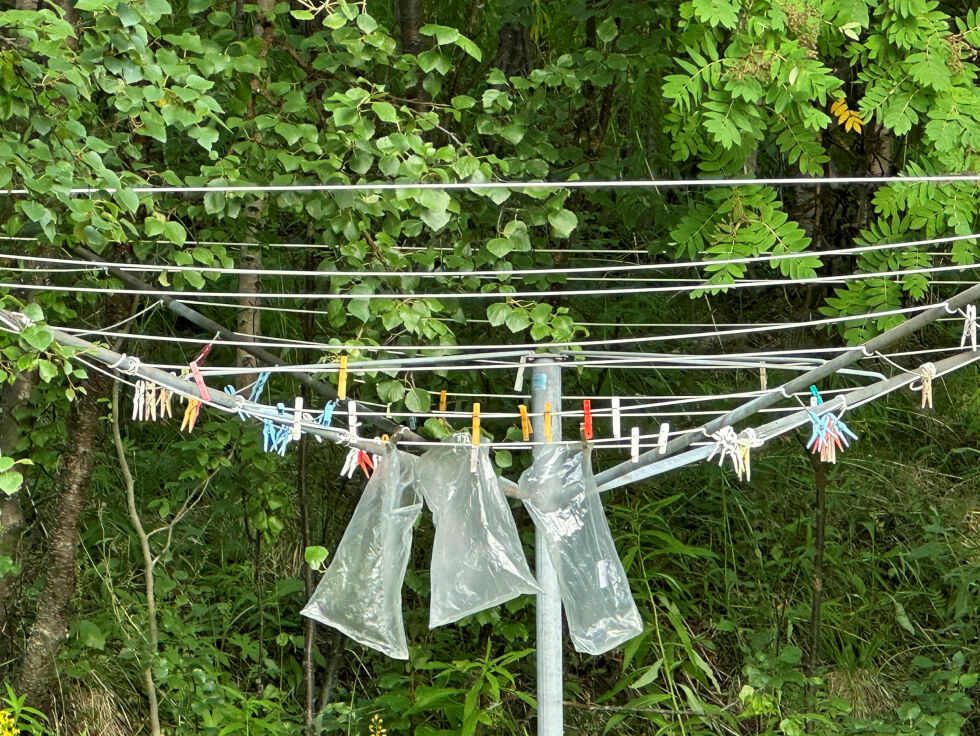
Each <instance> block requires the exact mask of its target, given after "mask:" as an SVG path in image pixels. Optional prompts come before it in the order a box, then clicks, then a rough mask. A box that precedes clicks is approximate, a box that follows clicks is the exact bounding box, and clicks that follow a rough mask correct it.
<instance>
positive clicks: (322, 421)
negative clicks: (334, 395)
mask: <svg viewBox="0 0 980 736" xmlns="http://www.w3.org/2000/svg"><path fill="white" fill-rule="evenodd" d="M336 406H337V402H336V401H334V400H333V399H331V400H330V401H328V402H327V403H326V404H325V405H324V407H323V410H322V411H321V412H320V416H318V417H317V418H316V423H317V424H319V425H320V426H321V427H323V428H324V429H326V428H327V427H329V426H330V422H332V421H333V410H334V408H335V407H336ZM313 437H314V438H315V439H316V441H317V442H323V438H322V437H321V436H320V435H318V434H315V435H313Z"/></svg>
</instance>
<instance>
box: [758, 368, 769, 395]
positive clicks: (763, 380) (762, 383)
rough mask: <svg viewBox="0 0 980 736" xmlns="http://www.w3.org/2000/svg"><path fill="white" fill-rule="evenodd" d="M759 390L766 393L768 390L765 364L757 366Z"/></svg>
mask: <svg viewBox="0 0 980 736" xmlns="http://www.w3.org/2000/svg"><path fill="white" fill-rule="evenodd" d="M759 388H760V389H761V390H762V391H766V389H768V388H769V380H768V377H767V376H766V364H765V363H763V364H762V365H761V366H759Z"/></svg>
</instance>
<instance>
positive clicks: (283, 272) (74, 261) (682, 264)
mask: <svg viewBox="0 0 980 736" xmlns="http://www.w3.org/2000/svg"><path fill="white" fill-rule="evenodd" d="M978 238H980V233H972V234H969V235H949V236H943V237H937V238H927V239H922V240H910V241H904V242H899V243H878V244H872V245H863V246H854V247H851V248H834V249H828V250H824V251H800V252H798V253H771V254H766V255H760V256H745V257H741V258H722V259H717V260H701V261H676V262H671V263H635V264H620V265H603V266H575V267H568V268H560V269H559V268H554V267H552V268H520V269H510V270H508V269H498V270H488V271H484V270H469V271H370V270H359V271H332V270H331V271H320V270H312V271H311V270H303V269H274V268H260V269H242V268H225V267H222V266H204V265H200V264H198V265H187V266H180V265H175V264H174V265H169V264H143V263H119V262H115V261H105V260H88V259H79V258H55V257H50V256H28V255H18V254H10V253H0V260H8V261H9V260H17V261H23V262H26V263H50V264H63V265H69V266H77V265H80V264H84V263H89V264H90V265H91V267H92V268H117V269H120V270H122V271H132V272H143V271H149V272H156V271H165V272H168V273H169V272H173V273H179V272H185V271H193V272H197V273H217V274H237V275H255V276H290V277H305V278H325V277H329V278H340V277H344V278H348V277H349V278H406V277H414V278H465V277H472V276H482V277H514V276H540V275H548V274H555V273H560V274H577V273H597V272H605V273H625V272H633V271H665V270H672V269H684V268H703V267H706V266H716V265H734V264H744V263H759V262H768V261H777V262H778V261H783V260H795V259H799V258H808V257H816V258H823V257H826V256H838V255H856V254H860V253H866V252H873V251H881V250H895V249H899V248H916V247H920V246H923V245H937V244H942V243H954V242H960V241H964V240H976V239H978ZM3 270H10V269H8V268H7V267H3ZM658 280H663V279H658Z"/></svg>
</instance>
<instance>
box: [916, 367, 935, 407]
mask: <svg viewBox="0 0 980 736" xmlns="http://www.w3.org/2000/svg"><path fill="white" fill-rule="evenodd" d="M919 375H921V376H922V402H921V404H920V408H921V409H932V408H933V406H932V381H933V379H934V378H935V377H936V364H935V363H923V364H922V365H921V366H920V367H919Z"/></svg>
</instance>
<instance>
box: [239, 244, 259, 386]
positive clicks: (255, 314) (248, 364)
mask: <svg viewBox="0 0 980 736" xmlns="http://www.w3.org/2000/svg"><path fill="white" fill-rule="evenodd" d="M258 247H259V246H256V248H258ZM238 266H239V268H242V269H245V270H255V269H259V268H261V267H262V255H261V252H260V251H259V250H251V249H250V247H249V246H248V245H243V246H242V253H241V257H240V258H239V262H238ZM259 290H260V283H259V277H258V275H256V274H253V273H242V274H240V275H239V277H238V291H240V292H241V293H242V294H247V295H248V296H243V297H242V298H241V300H240V302H241V305H242V309H241V310H240V311H239V312H238V332H239V333H240V334H241V335H242V339H243V340H245V341H247V342H255V337H256V336H257V335H260V334H261V329H260V322H259V310H258V309H256V308H255V307H257V306H258V304H259V300H258V297H257V296H255V295H256V294H258V293H259ZM238 365H239V367H242V368H254V367H255V358H254V357H253V356H252V355H251V354H249V353H247V352H245V351H244V350H242V349H241V348H239V349H238ZM255 379H256V374H254V373H243V374H241V375H240V376H239V377H238V382H237V388H238V389H239V390H241V389H243V388H244V387H245V386H248V385H249V384H251V383H252V382H253V381H255Z"/></svg>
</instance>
